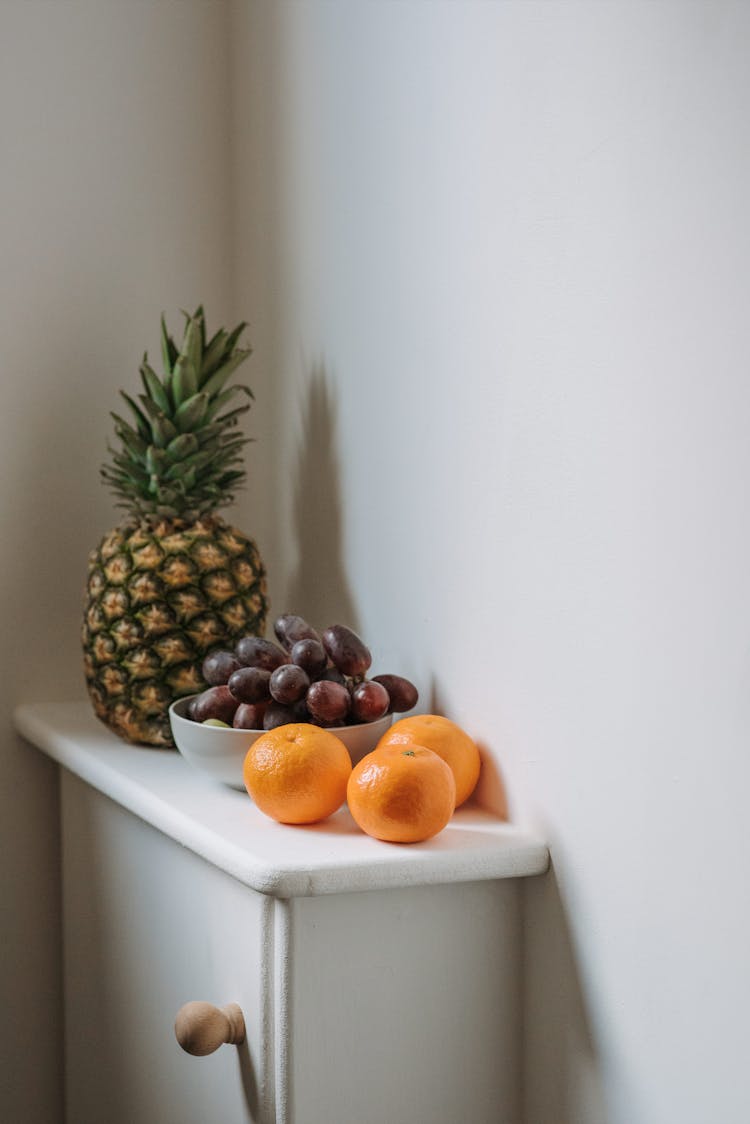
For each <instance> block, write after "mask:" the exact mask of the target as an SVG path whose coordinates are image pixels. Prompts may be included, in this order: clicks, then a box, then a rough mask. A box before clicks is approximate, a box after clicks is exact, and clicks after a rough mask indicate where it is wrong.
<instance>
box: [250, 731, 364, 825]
mask: <svg viewBox="0 0 750 1124" xmlns="http://www.w3.org/2000/svg"><path fill="white" fill-rule="evenodd" d="M351 771H352V761H351V758H350V756H349V751H348V749H347V748H346V746H345V745H344V743H343V742H342V741H341V739H340V738H337V737H336V735H335V734H332V733H330V731H328V730H324V729H322V728H321V727H320V726H313V725H311V724H310V723H307V722H290V723H288V724H287V725H284V726H277V727H276V728H275V729H274V730H267V731H266V733H265V734H261V736H260V737H259V738H258V739H257V740H256V741H254V742H253V744H252V745H251V746H250V748H249V750H248V751H247V754H246V755H245V761H244V764H243V768H242V775H243V779H244V782H245V788H246V789H247V791H248V793H249V794H250V796H251V797H252V798H253V800H254V801H255V803H256V804H257V806H258V807H259V808H260V810H261V812H265V814H266V815H267V816H270V817H271V819H273V820H277V821H278V822H279V823H289V824H306V823H317V822H318V821H319V820H324V819H326V818H327V817H328V816H330V815H332V814H333V812H335V811H336V809H337V808H339V807H340V806H341V805H342V804H343V803H344V800H345V799H346V784H347V781H348V780H349V774H350V773H351Z"/></svg>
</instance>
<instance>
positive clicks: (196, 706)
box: [193, 685, 237, 726]
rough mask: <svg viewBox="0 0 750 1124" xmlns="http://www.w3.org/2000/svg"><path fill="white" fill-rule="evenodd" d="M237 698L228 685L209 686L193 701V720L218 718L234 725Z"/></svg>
mask: <svg viewBox="0 0 750 1124" xmlns="http://www.w3.org/2000/svg"><path fill="white" fill-rule="evenodd" d="M236 709H237V699H236V698H235V697H234V695H233V694H232V692H231V691H230V690H229V688H228V687H225V686H222V685H220V686H218V687H208V688H207V690H205V691H202V692H201V693H200V695H198V697H197V698H196V699H195V701H194V703H193V721H194V722H205V721H206V719H207V718H218V719H219V721H220V722H226V723H227V725H228V726H231V725H232V719H233V718H234V712H235V711H236Z"/></svg>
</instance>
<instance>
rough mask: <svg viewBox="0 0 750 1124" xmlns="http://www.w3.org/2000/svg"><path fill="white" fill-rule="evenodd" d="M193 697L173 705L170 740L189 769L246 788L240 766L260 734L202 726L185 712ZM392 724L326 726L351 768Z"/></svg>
mask: <svg viewBox="0 0 750 1124" xmlns="http://www.w3.org/2000/svg"><path fill="white" fill-rule="evenodd" d="M194 698H195V695H186V696H185V698H182V699H178V700H177V701H176V702H173V703H172V705H171V706H170V708H169V722H170V725H171V727H172V736H173V737H174V741H175V745H176V746H177V748H178V750H179V751H180V753H181V754H182V756H183V757H184V758H185V760H186V761H189V762H190V764H191V765H194V766H195V767H196V768H197V769H201V770H202V771H203V772H204V773H208V774H209V776H211V777H213V778H214V780H217V781H221V783H222V784H228V785H230V786H231V787H232V788H240V789H243V790H244V788H245V784H244V781H243V779H242V766H243V764H244V761H245V756H246V754H247V751H248V749H249V748H250V746H251V745H252V744H253V742H254V741H256V740H257V739H258V738H259V737H260V736H261V734H262V733H264V731H263V730H227V729H225V728H224V727H223V726H204V725H203V724H202V723H201V722H193V721H192V720H191V719H190V718H188V717H187V708H188V706H189V704H190V701H191V699H194ZM392 720H393V715H392V714H386V715H385V716H384V717H383V718H379V719H378V720H377V722H363V723H361V724H360V725H359V726H329V727H326V728H327V729H328V730H329V731H330V733H332V734H335V735H336V737H337V738H341V740H342V742H343V743H344V745H345V746H346V748H347V749H348V750H349V756H350V757H351V759H352V764H353V765H356V764H357V762H358V761H359V760H361V758H363V757H364V756H365V754H367V753H369V752H370V751H371V750H373V749H374V748H375V746H376V745H377V743H378V742H379V741H380V739H381V738H382V736H383V734H384V733H385V732H386V730H387V729H388V727H389V726H390V724H391V721H392Z"/></svg>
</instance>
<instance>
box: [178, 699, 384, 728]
mask: <svg viewBox="0 0 750 1124" xmlns="http://www.w3.org/2000/svg"><path fill="white" fill-rule="evenodd" d="M202 693H203V692H202V691H194V692H193V694H192V695H180V697H179V698H178V699H174V701H173V702H171V703H170V704H169V714H170V717H171V716H174V717H175V718H177V719H178V720H179V721H180V722H188V723H189V724H190V725H191V726H201V727H202V726H203V723H202V722H193V720H192V718H188V717H187V715H185V714H180V713H179V711H177V710H175V707H177V706H178V705H180V704H181V703H189V702H190V700H191V699H195V698H197V697H198V695H200V694H202ZM394 717H395V715H394V713H393V712H392V711H388V713H387V714H383V715H381V717H380V718H375V719H373V721H372V722H351V723H350V724H349V725H347V726H321V727H320V729H321V730H328V731H329V732H330V733H331V734H335V733H336V732H337V730H367V729H369V728H371V727H372V726H377V724H378V723H379V722H385V721H386V719H389V720H390V721H393V718H394ZM293 724H294V723H291V722H290V723H289V725H290V726H291V725H293ZM209 729H211V730H214V731H216V732H217V733H220V734H267V733H268V730H246V729H242V728H239V729H238V728H237V727H235V726H229V727H224V726H210V727H209Z"/></svg>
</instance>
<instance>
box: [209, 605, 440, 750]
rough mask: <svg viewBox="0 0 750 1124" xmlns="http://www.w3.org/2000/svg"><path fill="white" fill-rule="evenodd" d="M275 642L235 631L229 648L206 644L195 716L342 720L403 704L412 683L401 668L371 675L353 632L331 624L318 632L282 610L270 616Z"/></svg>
mask: <svg viewBox="0 0 750 1124" xmlns="http://www.w3.org/2000/svg"><path fill="white" fill-rule="evenodd" d="M274 633H275V635H276V639H277V640H278V644H274V643H273V641H271V640H264V639H262V638H261V637H259V636H243V637H242V639H241V640H239V641H238V643H237V646H236V648H235V649H234V651H233V652H232V651H228V650H217V651H213V652H210V653H209V655H207V656H206V658H205V660H204V661H203V678H204V679H205V680H206V682H207V683H208V684H210V686H209V687H208V689H207V690H205V691H203V692H202V694H200V695H197V696H196V697H195V698H194V699H193V700H192V702H191V704H190V710H189V716H190V717H191V718H192V719H193V720H194V721H195V722H206V721H209V722H211V723H212V724H216V723H221V724H222V725H227V726H234V727H235V729H240V730H272V729H274V727H276V726H283V725H285V724H286V723H287V722H312V723H313V724H315V725H316V726H349V725H356V724H357V723H361V722H375V721H376V720H377V719H378V718H382V717H383V715H385V714H388V713H393V712H396V713H401V712H403V711H405V710H411V709H412V707H413V706H415V705H416V703H417V698H418V695H417V688H416V687H415V686H414V684H413V683H411V682H410V681H409V680H408V679H404V678H403V676H401V675H374V676H373V677H372V678H368V676H367V672H368V671H369V669H370V665H371V664H372V656H371V654H370V650H369V648H368V647H367V646H366V645H365V644H364V643H363V641H362V640H361V639H360V638H359V636H357V634H356V632H353V631H352V629H350V628H347V627H346V626H345V625H343V624H333V625H331V626H330V627H329V628H326V629H325V630H324V631H323V632H321V633H318V632H316V630H315V629H314V628H313V627H312V626H311V625H309V624H308V623H307V621H306V620H304V619H303V618H302V617H299V616H297V615H296V614H294V613H285V614H284V615H283V616H281V617H279V618H278V620H277V621H276V622H275V624H274Z"/></svg>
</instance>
